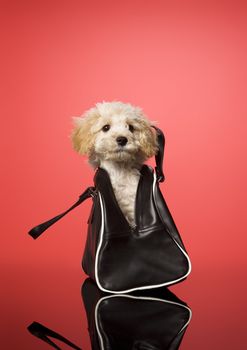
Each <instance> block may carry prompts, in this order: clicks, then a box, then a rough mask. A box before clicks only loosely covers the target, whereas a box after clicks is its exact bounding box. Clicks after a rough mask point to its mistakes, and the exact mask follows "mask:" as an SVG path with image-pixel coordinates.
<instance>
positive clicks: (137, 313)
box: [82, 279, 191, 350]
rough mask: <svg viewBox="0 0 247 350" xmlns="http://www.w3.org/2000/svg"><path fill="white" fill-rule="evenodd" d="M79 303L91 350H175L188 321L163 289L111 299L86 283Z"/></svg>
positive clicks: (176, 301)
mask: <svg viewBox="0 0 247 350" xmlns="http://www.w3.org/2000/svg"><path fill="white" fill-rule="evenodd" d="M82 299H83V303H84V306H85V310H86V314H87V318H88V330H89V334H90V339H91V346H92V350H106V349H107V350H116V349H118V350H177V349H178V348H179V346H180V344H181V341H182V338H183V336H184V333H185V331H186V328H187V326H188V324H189V322H190V318H191V311H190V309H189V308H188V306H187V305H186V304H185V303H184V302H182V301H181V300H179V299H178V298H177V297H176V296H175V295H174V294H173V293H171V292H170V291H169V290H168V289H166V288H159V289H156V290H155V292H152V291H145V292H142V293H140V292H139V293H135V294H132V295H130V294H121V295H116V294H115V295H112V294H107V293H103V292H102V291H100V290H99V289H98V288H97V286H96V284H95V283H94V282H93V281H92V280H90V279H87V280H86V281H85V282H84V284H83V286H82Z"/></svg>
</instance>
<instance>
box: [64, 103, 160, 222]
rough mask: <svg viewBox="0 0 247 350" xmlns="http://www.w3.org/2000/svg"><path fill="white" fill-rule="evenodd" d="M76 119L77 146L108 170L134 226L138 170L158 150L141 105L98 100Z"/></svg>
mask: <svg viewBox="0 0 247 350" xmlns="http://www.w3.org/2000/svg"><path fill="white" fill-rule="evenodd" d="M74 121H75V127H74V129H73V132H72V135H71V138H72V142H73V146H74V149H75V150H76V151H77V152H79V153H80V154H82V155H87V156H88V159H89V163H90V164H91V165H92V166H93V167H94V168H96V167H101V168H103V169H105V170H106V171H107V172H108V174H109V176H110V179H111V183H112V187H113V190H114V193H115V197H116V199H117V201H118V204H119V207H120V208H121V210H122V212H123V214H124V215H125V217H126V219H127V220H128V222H129V224H130V225H131V226H135V198H136V190H137V185H138V182H139V178H140V172H139V170H140V168H141V166H142V164H143V163H144V162H145V161H146V160H147V159H148V158H150V157H152V156H153V155H155V154H156V152H157V139H156V134H155V131H154V130H153V128H152V127H151V123H150V121H149V120H148V119H147V118H146V116H145V115H144V113H143V111H142V110H141V108H139V107H135V106H132V105H131V104H129V103H123V102H119V101H113V102H102V103H97V104H96V105H95V107H93V108H91V109H89V110H88V111H86V112H85V113H84V115H82V117H78V118H74Z"/></svg>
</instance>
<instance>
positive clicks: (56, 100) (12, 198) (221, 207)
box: [0, 0, 247, 350]
mask: <svg viewBox="0 0 247 350" xmlns="http://www.w3.org/2000/svg"><path fill="white" fill-rule="evenodd" d="M0 20H1V26H2V30H1V32H2V34H3V40H2V44H1V56H2V57H1V58H2V63H1V71H2V72H1V76H2V79H1V80H2V84H1V85H2V87H1V89H2V91H1V97H2V113H1V126H2V128H1V130H2V132H1V142H2V143H3V150H2V152H1V173H2V175H3V179H2V180H1V184H2V208H1V213H2V220H1V224H2V228H1V232H2V237H3V238H4V242H3V244H2V248H3V249H2V253H1V267H2V268H1V272H2V276H3V277H2V281H3V289H2V293H3V296H2V298H1V299H2V301H3V304H4V311H5V312H6V313H5V315H6V316H5V317H4V318H3V320H4V321H6V322H4V326H2V327H1V330H2V331H3V335H4V338H3V339H4V340H3V342H4V345H5V346H4V347H3V348H5V349H14V348H16V346H17V344H24V343H25V344H26V345H25V349H34V348H35V349H39V346H40V349H41V348H42V349H43V348H44V349H45V348H46V347H45V345H43V344H41V342H39V341H38V340H37V341H36V342H35V343H33V342H34V341H35V340H33V339H31V336H29V335H28V333H25V331H24V326H25V325H28V324H29V323H31V322H32V321H33V320H37V321H40V322H42V321H43V323H45V324H46V325H47V326H49V327H50V328H53V329H55V330H58V331H59V330H60V331H61V333H63V334H64V335H65V336H66V335H67V336H68V337H69V338H70V339H74V340H75V342H77V344H79V345H82V346H84V350H85V349H87V348H88V346H89V345H88V344H89V339H88V335H87V331H86V321H85V320H84V319H83V317H82V315H83V309H82V305H81V299H80V293H79V290H80V283H81V281H82V280H83V277H84V275H83V273H82V270H81V267H80V261H81V256H82V251H83V248H84V243H85V232H86V221H87V217H88V213H89V209H90V206H91V203H90V200H89V201H88V202H87V203H85V204H83V205H82V206H81V207H80V208H79V209H77V210H75V211H74V212H73V213H71V214H70V215H69V216H67V217H65V218H64V219H63V220H62V221H60V222H59V223H57V224H56V225H55V226H54V227H52V228H51V229H49V231H47V232H46V233H45V234H44V235H43V236H42V237H41V238H40V239H38V240H37V241H33V240H32V238H31V237H30V236H28V235H27V231H28V230H29V229H30V228H31V227H33V226H34V225H36V224H39V223H40V222H42V221H44V220H46V219H49V218H51V217H52V216H54V215H56V214H58V213H60V212H61V211H63V210H64V209H66V208H68V207H69V206H70V205H71V204H72V203H73V202H74V201H75V200H76V199H77V197H78V195H79V194H80V193H81V192H82V190H83V189H85V188H86V187H87V186H88V185H91V184H92V177H93V171H92V170H91V169H90V167H89V166H88V165H87V163H86V161H85V159H82V158H80V157H79V156H78V155H77V154H76V153H75V152H74V151H73V150H72V147H71V142H70V139H69V137H68V136H69V134H70V131H71V129H72V122H71V117H72V116H78V115H80V114H82V113H83V112H84V111H85V110H86V109H88V108H90V107H91V106H93V105H94V104H95V103H96V102H101V101H103V100H105V101H111V100H120V101H123V102H130V103H132V104H134V105H138V106H140V107H142V108H143V110H144V111H145V112H146V114H147V115H148V116H149V118H150V119H151V120H156V121H157V122H158V126H159V127H161V128H162V129H163V131H164V133H165V135H166V150H165V175H166V181H165V183H164V184H163V185H162V191H163V193H164V196H165V198H166V200H167V203H168V206H169V208H170V210H171V212H172V215H173V217H174V220H175V222H176V224H177V226H178V228H179V230H180V233H181V235H182V238H183V240H184V242H185V245H186V247H187V250H188V252H189V255H190V257H191V260H192V264H193V270H192V274H191V276H190V277H189V278H188V279H187V280H186V281H185V282H183V283H181V284H180V285H177V286H174V287H172V290H173V291H174V292H176V294H177V295H178V296H179V297H181V298H182V299H185V301H187V302H188V304H189V305H190V306H191V307H192V309H193V315H194V316H193V319H192V322H191V326H190V328H189V329H188V331H187V333H186V336H185V338H184V342H183V345H182V346H181V349H228V348H229V349H230V348H236V349H244V347H245V344H246V340H244V336H245V334H244V331H243V329H244V328H243V327H244V323H246V320H245V313H244V304H245V292H246V290H245V285H246V278H245V277H244V274H245V272H246V243H247V239H246V224H247V222H246V198H245V192H246V191H245V188H246V156H244V150H246V124H247V120H246V115H247V114H246V112H247V107H246V106H247V104H246V73H247V70H246V62H247V40H246V30H247V5H246V2H244V1H242V2H241V1H236V0H235V1H179V0H177V1H157V0H156V1H155V0H153V1H143V0H142V1H139V0H132V1H125V2H119V1H110V0H109V1H106V0H105V1H88V2H86V1H73V0H71V1H69V0H68V1H58V0H55V1H54V0H50V1H48V0H47V1H46V0H45V1H44V0H43V1H31V0H30V1H28V0H22V1H2V2H1V18H0ZM31 297H32V298H31ZM48 314H49V322H48V321H47V320H48ZM46 318H47V319H46ZM83 327H84V328H83ZM13 328H14V329H15V336H13ZM83 329H84V330H83ZM83 332H84V333H83ZM236 332H237V334H236ZM7 342H8V345H7ZM29 343H30V344H29ZM33 344H35V345H33Z"/></svg>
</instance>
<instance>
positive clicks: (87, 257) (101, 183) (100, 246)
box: [29, 128, 191, 293]
mask: <svg viewBox="0 0 247 350" xmlns="http://www.w3.org/2000/svg"><path fill="white" fill-rule="evenodd" d="M156 130H157V137H158V143H159V153H158V154H157V156H156V164H157V166H156V168H155V171H154V170H153V169H152V168H151V167H150V166H147V165H143V166H142V169H141V177H140V180H139V184H138V189H137V195H136V203H135V219H136V227H135V229H133V228H131V226H130V225H129V223H128V222H127V220H126V219H125V216H124V215H123V213H122V211H121V209H120V207H119V205H118V203H117V200H116V198H115V195H114V191H113V188H112V185H111V181H110V177H109V175H108V173H107V172H106V171H105V170H104V169H102V168H98V169H97V171H96V173H95V177H94V184H95V185H94V187H89V188H88V189H87V190H86V191H85V192H84V193H83V194H82V195H81V196H80V198H79V200H78V201H77V202H76V203H75V204H74V205H73V206H72V207H71V208H70V209H68V210H67V211H66V212H64V213H62V214H60V215H57V216H56V217H55V218H53V219H51V220H49V221H47V222H45V223H43V224H41V225H39V226H37V227H34V228H33V229H32V230H31V231H30V232H29V234H30V235H31V236H32V237H33V238H37V237H39V235H40V234H41V233H42V232H43V231H44V230H46V229H47V228H48V227H49V226H51V225H52V224H53V223H55V222H56V221H57V220H59V219H60V218H62V217H63V216H64V215H65V214H67V213H68V212H69V211H70V210H72V209H73V208H75V207H76V206H78V205H79V204H80V203H82V202H83V201H84V200H85V199H86V198H89V197H92V199H93V206H92V210H91V213H90V217H89V219H88V233H87V241H86V247H85V250H84V255H83V261H82V267H83V269H84V271H85V272H86V274H87V275H88V276H90V277H91V278H92V279H93V280H94V281H96V283H97V286H98V287H99V288H100V289H101V290H102V291H104V292H110V293H128V292H132V291H135V290H142V289H149V288H157V287H162V286H168V285H171V284H174V283H177V282H180V281H182V280H184V279H185V278H186V277H187V276H188V275H189V273H190V271H191V263H190V259H189V257H188V254H187V252H186V250H185V247H184V244H183V242H182V240H181V237H180V235H179V232H178V230H177V228H176V225H175V223H174V221H173V218H172V216H171V213H170V211H169V209H168V207H167V204H166V202H165V200H164V198H163V196H162V193H161V191H160V188H159V182H162V181H163V180H164V175H163V170H162V163H163V155H164V135H163V133H162V131H161V130H160V129H158V128H156Z"/></svg>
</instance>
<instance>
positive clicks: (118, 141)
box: [116, 136, 128, 146]
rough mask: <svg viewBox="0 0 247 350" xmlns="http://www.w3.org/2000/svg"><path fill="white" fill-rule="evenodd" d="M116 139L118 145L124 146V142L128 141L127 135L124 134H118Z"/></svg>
mask: <svg viewBox="0 0 247 350" xmlns="http://www.w3.org/2000/svg"><path fill="white" fill-rule="evenodd" d="M116 140H117V143H118V145H119V146H125V145H126V143H127V142H128V139H127V137H124V136H118V137H117V139H116Z"/></svg>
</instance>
